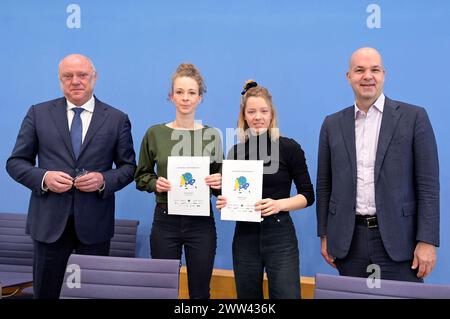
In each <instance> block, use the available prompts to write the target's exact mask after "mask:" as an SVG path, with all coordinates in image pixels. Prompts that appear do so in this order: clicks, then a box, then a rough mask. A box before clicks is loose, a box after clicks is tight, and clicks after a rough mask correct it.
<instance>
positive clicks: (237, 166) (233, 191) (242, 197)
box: [220, 160, 263, 223]
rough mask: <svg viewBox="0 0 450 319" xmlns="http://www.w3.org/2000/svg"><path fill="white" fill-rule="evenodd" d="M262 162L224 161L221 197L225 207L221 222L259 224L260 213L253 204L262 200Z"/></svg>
mask: <svg viewBox="0 0 450 319" xmlns="http://www.w3.org/2000/svg"><path fill="white" fill-rule="evenodd" d="M262 181H263V161H254V160H249V161H242V160H224V161H223V166H222V195H223V196H224V197H225V198H226V199H227V206H225V207H224V208H222V211H221V214H220V216H221V219H222V220H236V221H247V222H258V223H260V222H261V212H260V211H255V203H256V202H257V201H259V200H261V199H262Z"/></svg>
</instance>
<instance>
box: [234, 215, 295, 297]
mask: <svg viewBox="0 0 450 319" xmlns="http://www.w3.org/2000/svg"><path fill="white" fill-rule="evenodd" d="M233 267H234V276H235V281H236V290H237V297H238V298H239V299H262V298H263V276H264V268H265V270H266V273H267V279H268V282H269V298H271V299H298V298H300V260H299V250H298V242H297V236H296V234H295V228H294V224H293V222H292V219H291V217H290V216H289V213H287V212H282V213H279V214H277V215H272V216H269V217H266V218H265V219H264V220H263V221H262V222H261V224H259V223H251V222H237V223H236V229H235V232H234V238H233Z"/></svg>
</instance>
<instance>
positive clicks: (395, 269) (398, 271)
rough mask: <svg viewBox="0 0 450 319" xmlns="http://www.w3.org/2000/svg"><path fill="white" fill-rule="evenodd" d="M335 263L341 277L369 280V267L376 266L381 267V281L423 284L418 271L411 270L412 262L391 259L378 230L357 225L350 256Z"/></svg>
mask: <svg viewBox="0 0 450 319" xmlns="http://www.w3.org/2000/svg"><path fill="white" fill-rule="evenodd" d="M335 263H336V267H337V269H338V271H339V274H340V275H341V276H352V277H365V278H368V277H369V276H370V275H371V274H372V272H367V267H368V266H369V265H372V264H374V265H378V266H379V267H380V275H381V277H380V278H379V279H389V280H401V281H414V282H423V280H422V279H419V278H417V269H416V270H414V269H411V265H412V260H407V261H402V262H397V261H394V260H392V259H391V258H390V257H389V255H388V253H387V252H386V249H385V248H384V245H383V241H382V239H381V234H380V230H379V229H378V228H368V227H367V226H363V225H355V231H354V233H353V239H352V243H351V246H350V250H349V253H348V255H347V256H346V257H345V258H343V259H336V260H335Z"/></svg>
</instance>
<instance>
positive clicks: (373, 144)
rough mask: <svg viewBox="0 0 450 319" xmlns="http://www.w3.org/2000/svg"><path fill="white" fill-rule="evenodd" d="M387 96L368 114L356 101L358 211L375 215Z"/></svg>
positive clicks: (379, 100) (377, 101)
mask: <svg viewBox="0 0 450 319" xmlns="http://www.w3.org/2000/svg"><path fill="white" fill-rule="evenodd" d="M384 100H385V96H384V94H383V93H382V94H381V95H380V96H379V97H378V99H377V100H376V101H375V103H374V105H372V106H371V107H370V108H369V110H368V111H367V114H366V113H365V112H363V111H361V110H360V109H359V108H358V105H357V104H356V102H355V142H356V213H357V214H358V215H375V214H376V211H377V210H376V205H375V183H374V179H375V157H376V154H377V147H378V137H379V135H380V127H381V119H382V117H383V109H384Z"/></svg>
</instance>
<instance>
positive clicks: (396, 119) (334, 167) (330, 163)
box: [317, 48, 439, 281]
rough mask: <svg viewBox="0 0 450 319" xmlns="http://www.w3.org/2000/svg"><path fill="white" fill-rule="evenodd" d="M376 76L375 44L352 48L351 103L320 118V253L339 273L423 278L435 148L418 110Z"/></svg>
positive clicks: (433, 209)
mask: <svg viewBox="0 0 450 319" xmlns="http://www.w3.org/2000/svg"><path fill="white" fill-rule="evenodd" d="M384 77H385V70H384V67H383V63H382V59H381V56H380V54H379V53H378V52H377V51H376V50H375V49H373V48H360V49H358V50H356V51H355V52H354V53H353V55H352V56H351V59H350V67H349V70H348V72H347V80H348V82H349V83H350V85H351V86H352V88H353V91H354V95H355V104H354V105H352V106H350V107H348V108H345V109H343V110H341V111H339V112H337V113H335V114H332V115H329V116H327V117H326V118H325V120H324V122H323V125H322V128H321V132H320V141H319V152H318V154H319V155H318V171H317V232H318V236H320V238H321V253H322V256H323V257H324V259H325V260H326V262H328V263H329V264H330V265H332V266H333V267H335V268H337V269H338V271H339V273H340V274H341V275H344V276H355V277H368V276H369V275H370V274H371V272H372V271H373V270H380V273H379V275H381V277H380V278H381V279H392V280H404V281H423V279H422V278H424V277H426V276H427V275H428V274H429V273H430V272H431V271H432V269H433V267H434V265H435V263H436V248H435V247H437V246H439V163H438V155H437V146H436V141H435V137H434V133H433V129H432V127H431V124H430V121H429V119H428V115H427V113H426V111H425V109H424V108H422V107H418V106H414V105H410V104H406V103H403V102H399V101H394V100H391V99H389V98H388V97H386V96H385V95H384V94H383V84H384ZM369 266H371V267H369ZM378 267H379V268H378Z"/></svg>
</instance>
